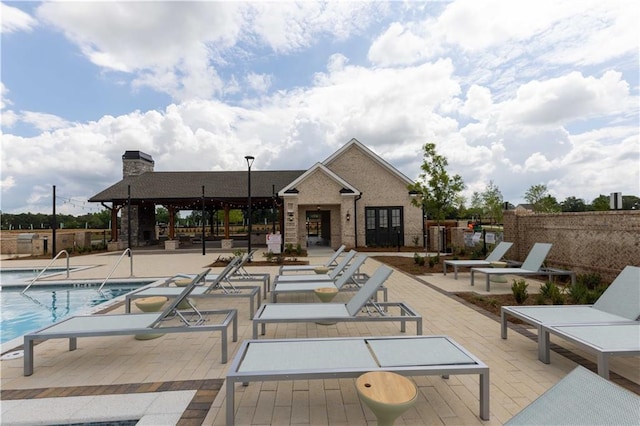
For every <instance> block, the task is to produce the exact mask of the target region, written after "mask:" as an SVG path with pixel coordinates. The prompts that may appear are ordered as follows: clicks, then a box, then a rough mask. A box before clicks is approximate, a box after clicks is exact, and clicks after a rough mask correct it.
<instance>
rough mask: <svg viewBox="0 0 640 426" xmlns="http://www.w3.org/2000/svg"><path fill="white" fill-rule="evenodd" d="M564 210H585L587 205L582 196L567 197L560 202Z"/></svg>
mask: <svg viewBox="0 0 640 426" xmlns="http://www.w3.org/2000/svg"><path fill="white" fill-rule="evenodd" d="M560 207H561V208H562V211H563V212H584V211H586V210H587V205H586V204H585V202H584V200H583V199H582V198H576V197H567V198H565V200H564V201H563V202H561V203H560Z"/></svg>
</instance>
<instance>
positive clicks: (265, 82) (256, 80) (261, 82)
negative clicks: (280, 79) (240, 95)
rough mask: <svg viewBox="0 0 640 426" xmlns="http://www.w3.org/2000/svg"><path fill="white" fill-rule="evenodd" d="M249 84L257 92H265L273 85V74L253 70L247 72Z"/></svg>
mask: <svg viewBox="0 0 640 426" xmlns="http://www.w3.org/2000/svg"><path fill="white" fill-rule="evenodd" d="M247 84H248V86H249V87H250V88H251V89H253V90H255V91H256V92H258V93H265V92H267V91H268V90H269V87H271V76H269V75H266V74H256V73H253V72H251V73H249V74H247Z"/></svg>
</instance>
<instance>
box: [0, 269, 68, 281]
mask: <svg viewBox="0 0 640 426" xmlns="http://www.w3.org/2000/svg"><path fill="white" fill-rule="evenodd" d="M71 270H73V269H71ZM40 271H42V268H40V269H38V268H30V269H0V283H4V284H14V283H19V282H23V281H25V280H32V279H34V278H35V277H37V276H38V274H39V273H40ZM66 271H67V268H47V271H46V272H45V275H44V276H50V275H55V274H59V273H61V272H66Z"/></svg>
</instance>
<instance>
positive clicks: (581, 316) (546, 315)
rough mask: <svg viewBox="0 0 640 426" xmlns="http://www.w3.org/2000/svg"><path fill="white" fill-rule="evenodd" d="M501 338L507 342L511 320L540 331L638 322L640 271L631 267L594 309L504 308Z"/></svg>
mask: <svg viewBox="0 0 640 426" xmlns="http://www.w3.org/2000/svg"><path fill="white" fill-rule="evenodd" d="M500 316H501V320H500V322H501V327H500V328H501V334H500V336H501V337H502V338H503V339H506V338H507V320H508V317H509V316H512V317H516V318H518V319H519V320H521V321H523V322H526V323H527V324H531V325H533V326H535V327H537V328H538V333H540V331H541V327H542V326H543V325H551V324H565V325H566V324H597V323H602V324H606V323H616V322H629V321H635V320H637V319H638V317H640V267H637V266H627V267H625V268H624V269H623V270H622V272H620V274H618V276H617V277H616V279H615V280H613V282H612V283H611V285H609V287H608V288H607V289H606V290H605V292H604V293H602V295H601V296H600V297H599V298H598V300H597V301H596V303H594V304H593V305H536V306H503V307H502V308H501V309H500Z"/></svg>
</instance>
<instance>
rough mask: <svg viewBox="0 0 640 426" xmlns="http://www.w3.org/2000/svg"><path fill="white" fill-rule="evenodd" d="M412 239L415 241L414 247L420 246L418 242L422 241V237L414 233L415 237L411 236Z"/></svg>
mask: <svg viewBox="0 0 640 426" xmlns="http://www.w3.org/2000/svg"><path fill="white" fill-rule="evenodd" d="M411 241H412V242H413V246H414V247H418V243H419V242H420V237H418V236H417V235H414V237H413V238H411Z"/></svg>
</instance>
